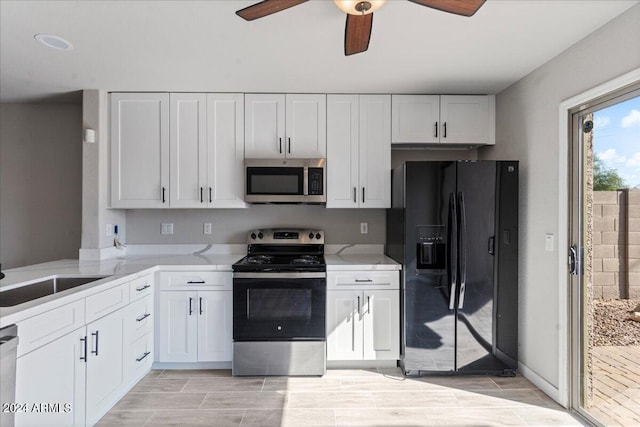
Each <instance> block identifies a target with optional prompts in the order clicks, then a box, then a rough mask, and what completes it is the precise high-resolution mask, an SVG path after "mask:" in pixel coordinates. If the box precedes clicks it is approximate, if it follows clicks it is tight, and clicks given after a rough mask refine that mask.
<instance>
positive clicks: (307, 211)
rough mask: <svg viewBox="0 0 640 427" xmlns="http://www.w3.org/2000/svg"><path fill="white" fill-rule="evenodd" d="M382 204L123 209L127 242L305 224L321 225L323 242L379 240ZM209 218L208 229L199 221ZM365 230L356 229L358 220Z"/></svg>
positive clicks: (198, 239) (242, 237) (241, 237)
mask: <svg viewBox="0 0 640 427" xmlns="http://www.w3.org/2000/svg"><path fill="white" fill-rule="evenodd" d="M385 214H386V213H385V210H384V209H326V208H325V207H323V206H313V205H309V206H305V205H252V206H250V207H249V208H247V209H215V210H196V209H176V210H168V209H164V210H151V209H148V210H140V209H136V210H130V211H127V220H126V224H127V243H130V244H157V243H172V244H185V243H224V244H233V243H246V242H247V231H249V230H252V229H256V228H269V227H310V228H318V229H322V230H325V233H326V243H329V244H341V243H357V244H383V243H384V241H385V227H386V224H385V218H386V217H385ZM205 222H210V223H211V224H212V231H213V233H212V234H211V235H205V234H203V224H204V223H205ZM361 222H366V223H368V228H369V232H368V234H360V223H361ZM162 223H173V228H174V234H173V235H161V234H160V225H161V224H162Z"/></svg>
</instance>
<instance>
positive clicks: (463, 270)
mask: <svg viewBox="0 0 640 427" xmlns="http://www.w3.org/2000/svg"><path fill="white" fill-rule="evenodd" d="M458 202H459V206H460V213H459V215H460V243H459V250H460V292H459V295H458V309H459V310H460V309H462V307H463V306H464V292H465V290H466V289H465V288H466V282H467V214H466V211H465V208H464V193H462V192H460V193H459V194H458Z"/></svg>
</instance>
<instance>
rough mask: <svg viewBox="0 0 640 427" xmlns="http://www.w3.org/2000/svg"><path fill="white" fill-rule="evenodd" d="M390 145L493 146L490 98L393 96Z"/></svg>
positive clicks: (492, 119)
mask: <svg viewBox="0 0 640 427" xmlns="http://www.w3.org/2000/svg"><path fill="white" fill-rule="evenodd" d="M392 98H393V101H392V104H393V105H392V110H393V111H392V143H393V144H462V145H493V144H495V97H494V96H493V95H393V97H392Z"/></svg>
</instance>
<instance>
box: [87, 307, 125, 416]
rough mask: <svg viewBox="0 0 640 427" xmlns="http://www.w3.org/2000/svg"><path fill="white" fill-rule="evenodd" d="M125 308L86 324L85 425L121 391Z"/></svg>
mask: <svg viewBox="0 0 640 427" xmlns="http://www.w3.org/2000/svg"><path fill="white" fill-rule="evenodd" d="M124 312H125V309H121V310H118V311H115V312H113V313H111V314H109V315H108V316H105V317H103V318H102V319H99V320H96V321H95V322H92V323H90V324H89V325H87V341H88V347H89V354H88V356H87V398H86V402H87V424H88V425H93V424H95V423H96V422H97V421H98V420H99V419H100V418H101V417H102V416H103V415H104V414H105V413H107V411H108V410H109V409H111V407H112V406H113V405H114V404H115V403H116V402H117V401H118V399H120V398H121V397H122V394H124V386H125V378H124V366H123V363H122V362H123V357H122V356H123V331H124V319H125V315H124Z"/></svg>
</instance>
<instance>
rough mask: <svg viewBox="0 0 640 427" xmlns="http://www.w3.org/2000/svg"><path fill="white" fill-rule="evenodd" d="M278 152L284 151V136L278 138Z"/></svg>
mask: <svg viewBox="0 0 640 427" xmlns="http://www.w3.org/2000/svg"><path fill="white" fill-rule="evenodd" d="M278 152H279V153H282V138H278Z"/></svg>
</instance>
